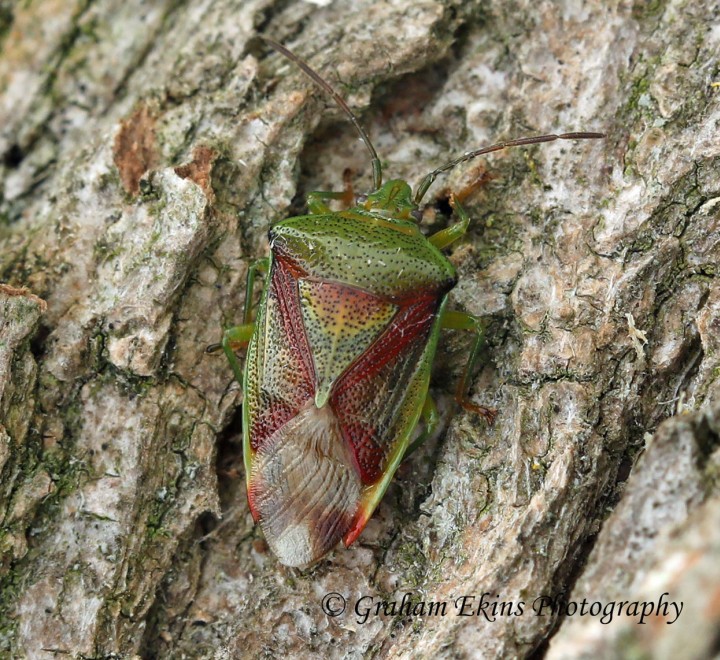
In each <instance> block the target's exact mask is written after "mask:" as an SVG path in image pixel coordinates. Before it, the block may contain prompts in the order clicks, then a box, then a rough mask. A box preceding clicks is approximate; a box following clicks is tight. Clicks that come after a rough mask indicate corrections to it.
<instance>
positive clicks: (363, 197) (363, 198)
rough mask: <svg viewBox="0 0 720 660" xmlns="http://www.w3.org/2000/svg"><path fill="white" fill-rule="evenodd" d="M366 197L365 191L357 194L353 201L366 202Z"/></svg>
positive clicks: (357, 202)
mask: <svg viewBox="0 0 720 660" xmlns="http://www.w3.org/2000/svg"><path fill="white" fill-rule="evenodd" d="M367 198H368V196H367V195H366V194H365V193H362V194H360V195H357V196H356V197H355V203H356V204H364V203H365V202H367Z"/></svg>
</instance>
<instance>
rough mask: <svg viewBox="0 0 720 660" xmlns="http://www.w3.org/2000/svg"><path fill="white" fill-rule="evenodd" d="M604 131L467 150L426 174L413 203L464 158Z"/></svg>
mask: <svg viewBox="0 0 720 660" xmlns="http://www.w3.org/2000/svg"><path fill="white" fill-rule="evenodd" d="M604 137H605V133H562V134H560V135H554V134H550V135H537V136H535V137H525V138H518V139H517V140H508V141H507V142H498V143H497V144H493V145H491V146H489V147H483V148H482V149H476V150H475V151H467V152H465V153H464V154H463V155H462V156H460V157H459V158H456V159H455V160H451V161H450V162H449V163H445V165H442V166H441V167H438V168H437V169H436V170H433V171H432V172H430V174H427V175H426V176H425V177H424V178H423V180H422V181H421V182H420V185H419V186H418V189H417V192H416V193H415V199H414V200H413V202H414V203H415V204H420V200H421V199H422V198H423V197H425V193H426V192H427V191H428V188H429V187H430V186H431V185H432V183H433V181H435V179H436V178H437V175H438V174H442V173H443V172H447V171H448V170H451V169H452V168H453V167H455V166H456V165H459V164H460V163H464V162H465V161H466V160H472V159H473V158H475V157H476V156H482V155H483V154H489V153H492V152H493V151H502V150H503V149H508V148H509V147H521V146H523V145H526V144H538V143H540V142H554V141H555V140H598V139H600V138H604Z"/></svg>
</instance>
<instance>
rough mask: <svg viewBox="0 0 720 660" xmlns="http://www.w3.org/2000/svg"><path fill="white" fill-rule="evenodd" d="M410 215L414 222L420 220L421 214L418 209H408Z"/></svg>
mask: <svg viewBox="0 0 720 660" xmlns="http://www.w3.org/2000/svg"><path fill="white" fill-rule="evenodd" d="M410 215H411V216H412V217H413V219H414V220H415V222H420V221H421V220H422V217H423V214H422V211H421V210H420V209H413V210H412V211H410Z"/></svg>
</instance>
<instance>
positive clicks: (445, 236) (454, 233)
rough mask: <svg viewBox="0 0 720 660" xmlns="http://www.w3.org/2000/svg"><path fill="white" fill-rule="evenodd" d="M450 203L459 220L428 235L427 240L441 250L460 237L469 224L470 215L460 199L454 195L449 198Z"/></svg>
mask: <svg viewBox="0 0 720 660" xmlns="http://www.w3.org/2000/svg"><path fill="white" fill-rule="evenodd" d="M450 204H451V206H452V207H453V208H454V209H455V213H457V214H458V216H459V217H460V222H456V223H455V224H454V225H450V226H449V227H446V228H445V229H441V230H440V231H439V232H437V233H435V234H433V235H432V236H428V240H429V241H430V242H431V243H432V244H433V245H434V246H435V247H436V248H437V249H438V250H442V249H443V248H445V247H447V246H448V245H450V244H451V243H454V242H455V241H456V240H458V238H462V237H463V236H464V235H465V232H466V231H467V228H468V225H469V224H470V217H469V216H468V214H467V213H466V212H465V209H464V208H463V207H462V204H460V200H459V199H458V198H457V196H456V195H453V196H452V197H451V198H450Z"/></svg>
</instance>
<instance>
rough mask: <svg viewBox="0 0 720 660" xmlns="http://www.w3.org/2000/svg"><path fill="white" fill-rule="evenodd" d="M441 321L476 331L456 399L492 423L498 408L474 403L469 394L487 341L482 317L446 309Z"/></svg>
mask: <svg viewBox="0 0 720 660" xmlns="http://www.w3.org/2000/svg"><path fill="white" fill-rule="evenodd" d="M440 323H441V326H442V327H443V328H448V329H451V330H471V331H472V332H474V333H475V342H474V343H473V347H472V350H471V351H470V357H469V358H468V361H467V363H466V364H465V368H464V369H463V372H462V376H460V381H459V382H458V386H457V389H456V390H455V400H456V401H457V402H458V403H459V404H460V405H461V406H462V407H463V408H465V410H469V411H471V412H474V413H477V414H478V415H480V416H482V417H483V418H484V419H485V420H486V421H487V422H488V424H492V423H493V420H494V419H495V416H496V415H497V410H495V409H494V408H487V407H486V406H481V405H478V404H477V403H473V402H472V401H471V400H470V397H469V396H468V394H467V390H468V381H469V380H470V375H471V374H472V372H473V369H474V368H475V365H476V364H477V361H478V359H479V358H480V354H481V353H482V348H483V345H484V343H485V335H484V332H483V326H482V322H481V321H480V319H478V318H477V317H475V316H472V315H471V314H465V313H464V312H456V311H451V310H446V311H445V312H443V316H442V319H441V320H440Z"/></svg>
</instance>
